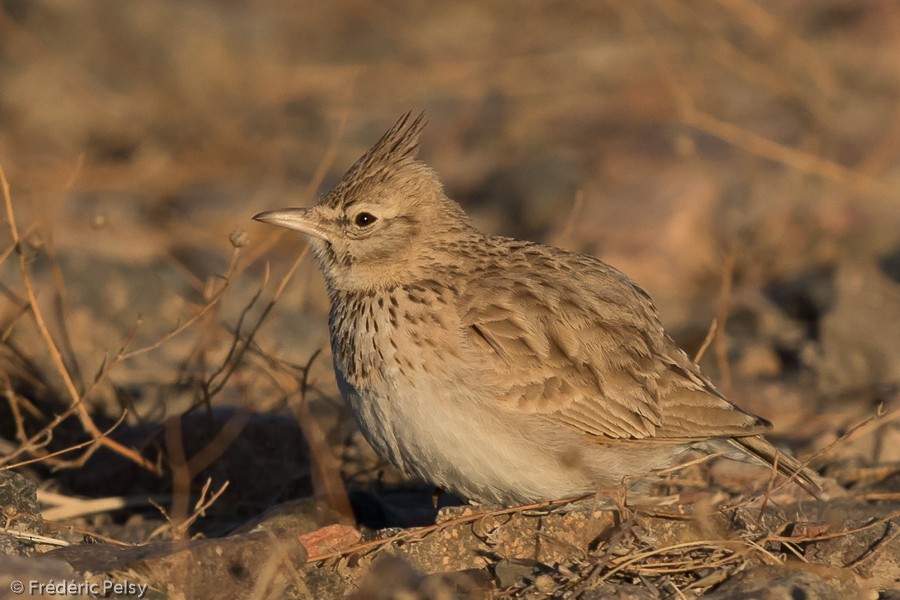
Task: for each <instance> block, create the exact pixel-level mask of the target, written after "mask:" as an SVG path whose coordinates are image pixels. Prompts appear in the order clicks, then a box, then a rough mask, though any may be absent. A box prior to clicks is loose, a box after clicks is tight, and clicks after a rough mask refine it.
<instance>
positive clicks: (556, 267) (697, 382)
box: [459, 242, 769, 442]
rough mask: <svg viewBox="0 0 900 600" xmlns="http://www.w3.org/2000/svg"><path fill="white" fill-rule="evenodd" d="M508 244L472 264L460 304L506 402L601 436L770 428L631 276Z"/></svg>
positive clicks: (686, 435) (661, 436) (663, 436)
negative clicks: (684, 342)
mask: <svg viewBox="0 0 900 600" xmlns="http://www.w3.org/2000/svg"><path fill="white" fill-rule="evenodd" d="M508 244H509V246H510V248H509V250H508V256H505V257H504V258H506V259H508V260H504V261H502V262H503V263H504V264H503V265H502V267H501V266H499V265H498V264H496V263H494V262H492V263H487V264H485V265H483V266H482V267H480V268H479V269H477V270H476V272H475V273H474V274H473V276H472V277H471V279H470V281H469V282H468V284H467V285H466V286H465V288H464V289H462V290H461V294H460V303H459V306H460V318H461V319H462V323H463V326H464V327H465V330H466V331H465V334H466V335H467V336H468V340H469V342H470V345H471V346H472V347H473V348H475V349H476V350H475V351H476V352H477V353H478V357H479V358H480V359H482V360H483V361H484V364H485V365H486V367H487V370H488V372H489V373H490V377H491V378H492V381H491V384H492V387H494V389H496V390H498V391H499V395H500V402H503V403H504V404H506V405H507V408H509V409H510V410H519V411H524V412H531V413H535V414H541V415H543V416H546V417H547V418H550V419H553V420H556V421H558V422H561V423H565V424H567V425H569V426H571V427H574V428H576V429H578V430H580V431H582V432H584V433H585V434H588V435H589V436H590V437H591V438H593V439H594V440H595V441H597V442H603V441H604V440H610V439H619V440H623V439H657V440H685V439H707V438H711V437H731V436H745V435H753V434H758V433H761V432H764V431H765V430H766V429H768V428H769V424H768V423H767V422H766V421H765V420H763V419H760V418H758V417H755V416H753V415H750V414H748V413H746V412H743V411H741V410H740V409H738V408H737V407H735V406H734V405H733V404H731V403H730V402H728V401H727V400H726V399H725V398H723V397H722V396H721V394H719V392H718V391H716V389H715V388H714V387H713V386H712V384H711V383H710V382H709V381H708V380H707V379H706V378H704V377H703V375H701V374H700V371H699V369H698V368H697V366H696V365H695V364H694V363H693V362H692V361H691V360H690V359H689V358H688V357H687V356H686V355H685V354H684V352H682V351H681V350H680V349H679V348H678V347H677V346H676V345H675V343H674V342H673V341H672V340H671V338H669V337H668V336H667V335H666V333H665V332H664V331H663V328H662V325H661V324H660V322H659V318H658V316H657V313H656V309H655V308H654V306H653V304H652V302H651V301H650V298H649V297H648V296H647V294H646V293H645V292H644V291H643V290H641V289H640V288H639V287H638V286H637V285H636V284H634V283H633V282H631V281H630V280H629V279H628V278H627V277H625V275H623V274H622V273H620V272H619V271H617V270H615V269H613V268H612V267H610V266H608V265H606V264H605V263H602V262H600V261H598V260H596V259H593V258H590V257H587V256H580V255H574V254H569V253H566V252H564V251H562V250H556V249H552V248H547V247H544V246H537V245H526V244H514V243H512V242H508ZM498 262H500V261H498Z"/></svg>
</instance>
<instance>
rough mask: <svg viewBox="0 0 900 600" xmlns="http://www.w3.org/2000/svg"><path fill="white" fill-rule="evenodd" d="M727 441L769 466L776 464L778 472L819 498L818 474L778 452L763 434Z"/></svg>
mask: <svg viewBox="0 0 900 600" xmlns="http://www.w3.org/2000/svg"><path fill="white" fill-rule="evenodd" d="M728 441H729V442H730V443H731V445H732V446H735V447H736V448H737V449H739V450H740V451H741V452H743V453H744V454H748V455H750V456H752V457H753V458H755V459H757V460H759V461H761V462H763V463H765V464H767V465H769V466H770V467H771V466H773V465H777V469H778V472H779V473H781V474H782V475H784V476H785V477H787V478H788V479H789V480H790V481H793V482H794V483H796V484H797V485H799V486H800V487H801V488H803V489H804V490H805V491H806V492H808V493H809V494H811V495H812V496H815V497H816V498H820V499H821V497H822V486H821V485H820V484H819V481H818V476H817V475H816V474H815V473H814V472H813V471H812V470H811V469H809V468H808V467H806V466H804V465H803V464H802V463H801V462H800V461H799V460H797V459H796V458H794V457H793V456H789V455H787V454H785V453H784V452H779V450H778V449H777V448H776V447H775V446H773V445H772V444H770V443H769V442H768V441H767V440H766V439H765V438H764V437H763V436H761V435H750V436H746V437H739V438H731V439H729V440H728ZM776 457H777V461H776Z"/></svg>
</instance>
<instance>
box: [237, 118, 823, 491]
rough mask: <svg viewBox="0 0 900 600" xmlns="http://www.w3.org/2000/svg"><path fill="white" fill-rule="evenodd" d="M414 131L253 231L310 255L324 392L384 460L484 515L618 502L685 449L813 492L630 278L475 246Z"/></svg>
mask: <svg viewBox="0 0 900 600" xmlns="http://www.w3.org/2000/svg"><path fill="white" fill-rule="evenodd" d="M423 126H424V124H423V122H422V118H421V116H420V117H419V118H417V119H415V120H411V119H410V118H409V115H407V116H405V117H403V118H402V119H401V120H400V121H399V122H397V124H396V125H394V127H393V128H392V129H391V130H390V131H388V132H387V133H386V134H385V135H384V136H383V137H382V138H381V139H380V140H379V141H378V143H376V144H375V146H374V147H373V148H372V149H371V150H369V151H368V152H367V153H366V154H365V155H364V156H363V157H362V158H360V159H359V160H358V161H357V162H356V163H355V164H354V165H353V166H352V167H351V168H350V170H349V171H348V172H347V174H346V175H345V176H344V178H343V179H342V180H341V181H340V183H338V185H337V186H336V187H335V188H334V189H332V190H331V191H330V192H329V193H328V194H326V195H325V196H324V197H323V198H322V199H321V200H320V201H319V202H318V203H317V204H316V205H315V206H313V207H312V208H306V209H303V208H288V209H283V210H275V211H269V212H264V213H261V214H258V215H256V216H255V217H254V219H256V220H258V221H263V222H265V223H271V224H274V225H280V226H282V227H287V228H288V229H294V230H297V231H299V232H300V233H302V234H303V236H304V237H305V238H306V241H307V243H308V244H309V245H310V247H311V248H312V250H313V252H314V253H315V256H316V258H317V260H318V265H319V268H320V269H321V271H322V273H323V274H324V276H325V281H326V284H327V287H328V293H329V296H330V299H331V312H330V315H329V319H328V325H329V329H330V332H331V348H332V352H333V354H334V370H335V374H336V375H337V381H338V386H339V387H340V390H341V394H342V395H343V397H344V400H345V401H346V402H347V404H348V405H349V406H350V408H351V410H352V411H353V414H354V415H355V416H356V419H357V421H358V423H359V426H360V428H361V429H362V432H363V434H365V437H366V439H367V440H368V441H369V442H370V443H371V444H372V446H374V447H375V449H376V450H377V451H378V452H379V453H380V454H381V455H382V456H383V457H385V458H387V459H388V460H390V461H391V462H392V463H393V464H395V465H396V466H397V467H399V468H400V469H402V470H403V471H405V472H407V473H410V474H413V475H416V476H418V477H420V478H422V479H424V480H426V481H429V482H431V483H434V484H435V485H438V486H440V487H441V488H443V489H445V490H449V491H452V492H455V493H457V494H460V495H462V496H464V497H466V498H469V499H472V500H477V501H480V502H486V503H499V504H513V503H526V502H533V501H536V500H548V499H556V498H564V497H570V496H576V495H580V494H585V493H591V492H593V491H597V490H604V489H610V488H615V487H617V486H621V485H622V484H623V483H626V482H631V481H634V480H636V479H640V478H644V477H647V476H652V473H653V472H654V471H657V470H660V469H665V468H668V467H671V466H673V465H675V464H677V463H678V462H679V456H680V455H681V454H682V453H684V452H685V451H687V450H692V449H693V450H700V451H702V452H718V451H724V452H725V453H726V454H728V455H730V457H731V458H738V459H747V458H751V457H752V458H755V459H758V460H760V461H762V462H764V463H767V464H770V465H771V464H777V467H778V470H779V471H780V472H781V473H782V474H785V475H788V476H793V477H795V479H796V481H797V482H798V483H799V484H800V485H802V486H803V487H804V488H806V489H807V490H808V491H811V492H815V491H816V490H817V489H818V485H817V483H816V481H815V478H814V477H815V476H814V475H813V474H812V473H811V472H810V471H808V470H806V469H805V468H803V467H802V466H801V465H800V464H799V463H798V462H797V461H796V460H795V459H793V458H790V457H788V456H786V455H783V454H779V453H778V451H777V450H776V449H775V448H774V447H773V446H772V445H771V444H770V443H769V442H767V441H766V440H765V439H764V438H763V437H762V436H761V434H762V433H764V432H765V431H766V430H768V429H769V428H770V424H769V423H768V422H767V421H765V420H764V419H761V418H759V417H757V416H754V415H752V414H749V413H747V412H745V411H743V410H741V409H739V408H738V407H736V406H735V405H733V404H731V403H730V402H729V401H728V400H726V399H725V398H724V397H723V396H722V394H721V393H719V391H718V390H716V388H715V387H714V386H713V384H712V383H710V381H709V380H708V379H707V378H706V377H704V376H703V374H701V373H700V370H699V368H698V367H697V365H695V364H694V363H693V362H692V361H691V360H690V359H689V358H688V357H687V355H686V354H685V353H684V352H683V351H682V350H681V349H679V348H678V347H677V346H676V345H675V343H674V342H673V341H672V339H671V338H670V337H669V336H668V335H667V334H666V332H665V331H664V330H663V327H662V325H661V324H660V322H659V318H658V316H657V312H656V309H655V308H654V306H653V304H652V302H651V300H650V297H649V296H648V295H647V293H646V292H644V290H642V289H641V288H640V287H638V286H637V284H635V283H634V282H633V281H631V280H630V279H629V278H628V277H626V276H625V275H624V274H622V273H620V272H619V271H617V270H616V269H614V268H613V267H611V266H609V265H607V264H605V263H603V262H601V261H599V260H597V259H595V258H593V257H590V256H583V255H579V254H573V253H571V252H566V251H565V250H560V249H559V248H553V247H550V246H543V245H540V244H536V243H533V242H526V241H520V240H516V239H511V238H503V237H496V236H492V235H487V234H484V233H482V232H480V231H478V230H477V229H476V228H475V227H474V226H473V225H472V222H471V221H470V220H469V218H468V217H467V216H466V214H465V212H463V210H462V208H461V207H460V206H459V205H458V204H457V203H456V202H454V201H452V200H450V199H449V198H447V196H446V195H445V194H444V190H443V188H442V186H441V182H440V181H439V180H438V177H437V175H436V174H435V173H434V171H432V170H431V169H430V168H429V167H428V166H426V165H425V164H423V163H422V162H420V161H418V160H417V159H416V153H417V145H418V138H419V133H420V132H421V130H422V127H423ZM776 457H777V460H776Z"/></svg>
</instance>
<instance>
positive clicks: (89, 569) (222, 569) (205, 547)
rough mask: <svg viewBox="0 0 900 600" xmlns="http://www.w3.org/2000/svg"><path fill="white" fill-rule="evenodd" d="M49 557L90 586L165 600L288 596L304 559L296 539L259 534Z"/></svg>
mask: <svg viewBox="0 0 900 600" xmlns="http://www.w3.org/2000/svg"><path fill="white" fill-rule="evenodd" d="M47 556H49V557H52V558H53V559H57V560H64V561H65V562H67V563H69V564H70V565H71V566H72V567H73V568H74V569H75V570H76V571H78V572H80V573H82V574H85V575H86V576H87V579H88V581H99V582H102V581H107V580H114V581H125V580H127V581H129V582H134V581H137V582H140V583H146V584H149V585H150V587H151V588H152V589H154V590H156V591H158V592H163V593H164V594H165V595H167V596H175V597H179V596H180V597H185V598H208V599H210V600H217V599H219V598H223V599H224V598H239V597H247V596H249V595H251V594H252V593H254V592H257V591H260V590H261V591H262V592H265V594H264V595H263V597H279V596H283V595H286V594H287V590H289V588H291V586H294V585H295V581H294V580H293V578H292V574H296V573H297V572H298V571H299V570H300V569H302V567H303V566H304V564H305V563H306V556H307V554H306V549H305V548H304V547H303V545H302V544H301V543H300V541H299V540H297V539H294V538H292V537H290V536H288V537H284V538H279V537H276V536H275V535H274V534H272V533H270V532H265V531H259V532H255V533H248V534H238V535H233V536H228V537H225V538H216V539H201V540H191V541H184V542H160V543H154V544H147V545H144V546H116V545H112V544H83V545H79V546H69V547H67V548H62V549H60V550H55V551H52V552H49V553H48V554H47ZM88 574H90V575H88ZM288 597H305V596H296V595H295V596H288Z"/></svg>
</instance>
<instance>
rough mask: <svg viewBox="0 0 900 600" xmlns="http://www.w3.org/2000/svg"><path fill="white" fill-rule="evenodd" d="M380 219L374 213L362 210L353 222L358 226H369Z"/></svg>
mask: <svg viewBox="0 0 900 600" xmlns="http://www.w3.org/2000/svg"><path fill="white" fill-rule="evenodd" d="M377 220H378V217H376V216H375V215H373V214H372V213H367V212H361V213H359V214H358V215H356V217H354V219H353V223H355V224H356V226H357V227H368V226H369V225H372V224H373V223H374V222H375V221H377Z"/></svg>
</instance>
